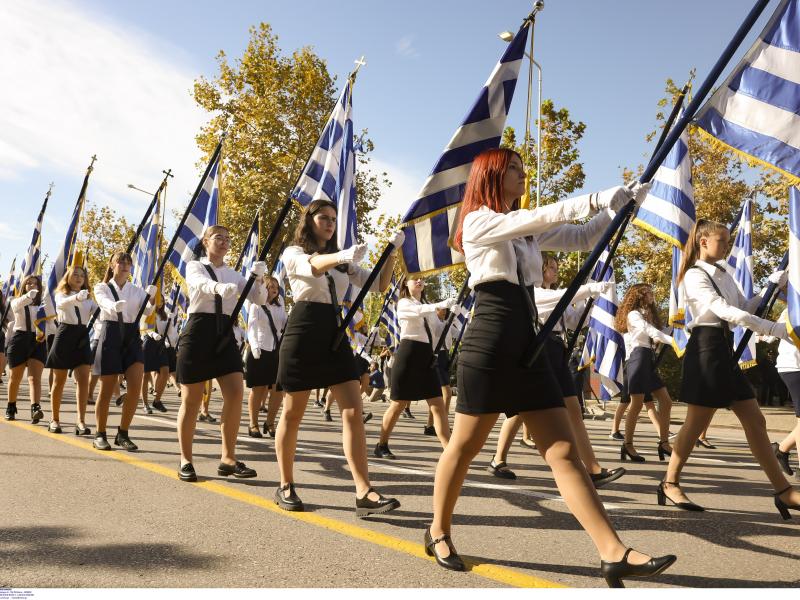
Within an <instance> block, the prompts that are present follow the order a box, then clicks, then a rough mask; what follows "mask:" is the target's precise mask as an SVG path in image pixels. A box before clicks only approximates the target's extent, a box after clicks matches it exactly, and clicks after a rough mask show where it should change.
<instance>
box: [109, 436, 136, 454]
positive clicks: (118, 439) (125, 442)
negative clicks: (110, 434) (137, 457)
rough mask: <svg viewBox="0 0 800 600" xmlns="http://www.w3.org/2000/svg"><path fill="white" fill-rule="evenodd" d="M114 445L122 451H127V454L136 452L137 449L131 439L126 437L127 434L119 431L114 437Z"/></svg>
mask: <svg viewBox="0 0 800 600" xmlns="http://www.w3.org/2000/svg"><path fill="white" fill-rule="evenodd" d="M114 445H115V446H119V447H120V448H122V449H123V450H127V451H128V452H136V451H137V450H138V449H139V446H137V445H136V444H134V443H133V441H132V440H131V438H129V437H128V432H127V431H126V432H122V431H119V432H118V433H117V435H115V436H114Z"/></svg>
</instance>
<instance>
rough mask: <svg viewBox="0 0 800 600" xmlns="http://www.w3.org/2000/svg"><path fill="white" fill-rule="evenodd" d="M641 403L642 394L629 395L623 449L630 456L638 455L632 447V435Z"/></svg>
mask: <svg viewBox="0 0 800 600" xmlns="http://www.w3.org/2000/svg"><path fill="white" fill-rule="evenodd" d="M643 401H644V394H631V403H630V408H629V409H628V414H627V415H626V416H625V447H626V448H627V449H628V452H629V453H630V454H631V456H638V455H639V454H638V452H636V449H635V448H634V447H633V434H634V432H635V431H636V422H637V421H638V419H639V413H640V412H641V411H642V403H643ZM650 404H652V403H650Z"/></svg>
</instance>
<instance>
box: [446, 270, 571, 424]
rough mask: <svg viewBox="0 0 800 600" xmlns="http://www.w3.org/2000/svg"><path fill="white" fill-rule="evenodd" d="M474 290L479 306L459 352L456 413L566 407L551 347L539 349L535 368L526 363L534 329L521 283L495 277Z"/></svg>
mask: <svg viewBox="0 0 800 600" xmlns="http://www.w3.org/2000/svg"><path fill="white" fill-rule="evenodd" d="M475 292H476V299H475V311H474V314H473V318H472V321H471V322H470V325H469V327H467V330H466V333H465V334H464V339H463V341H462V343H461V352H460V353H459V357H458V402H457V404H456V412H460V413H463V414H468V415H478V414H495V413H505V414H506V415H508V416H511V415H516V414H518V413H521V412H528V411H535V410H544V409H549V408H557V407H563V406H564V397H563V395H562V393H561V387H560V386H559V384H558V380H557V379H556V376H555V374H554V372H553V369H552V367H551V366H550V359H549V357H548V352H546V351H542V352H540V353H539V356H538V357H537V359H536V361H534V363H533V365H532V366H531V367H530V368H528V367H526V366H525V365H524V360H525V357H526V356H527V353H528V349H529V347H530V345H531V342H532V341H533V338H534V331H533V324H532V322H531V317H530V315H529V313H528V309H527V307H526V305H525V300H524V297H523V295H522V294H523V290H522V288H520V287H519V286H518V285H516V284H513V283H509V282H507V281H492V282H489V283H482V284H479V285H478V286H476V288H475Z"/></svg>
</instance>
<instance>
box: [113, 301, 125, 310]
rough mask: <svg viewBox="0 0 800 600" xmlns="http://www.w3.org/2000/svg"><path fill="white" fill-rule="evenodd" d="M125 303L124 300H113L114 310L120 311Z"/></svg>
mask: <svg viewBox="0 0 800 600" xmlns="http://www.w3.org/2000/svg"><path fill="white" fill-rule="evenodd" d="M126 304H127V302H125V300H117V301H116V302H114V310H115V311H116V312H122V311H123V310H125V305H126Z"/></svg>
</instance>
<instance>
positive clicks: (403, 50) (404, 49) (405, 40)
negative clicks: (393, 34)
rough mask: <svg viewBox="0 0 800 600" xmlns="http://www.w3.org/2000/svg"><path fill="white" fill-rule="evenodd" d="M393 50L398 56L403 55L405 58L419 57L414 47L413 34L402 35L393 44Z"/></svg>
mask: <svg viewBox="0 0 800 600" xmlns="http://www.w3.org/2000/svg"><path fill="white" fill-rule="evenodd" d="M394 49H395V52H397V54H399V55H400V56H405V57H406V58H417V57H419V52H418V51H417V49H416V48H415V47H414V36H413V35H410V34H409V35H404V36H403V37H401V38H400V39H399V40H397V42H396V43H395V45H394Z"/></svg>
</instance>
